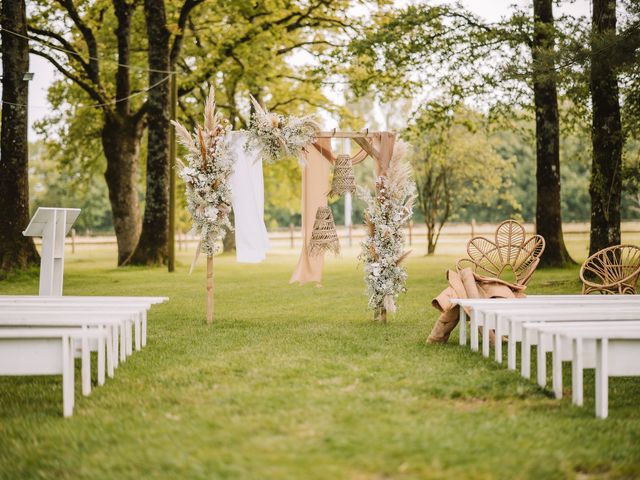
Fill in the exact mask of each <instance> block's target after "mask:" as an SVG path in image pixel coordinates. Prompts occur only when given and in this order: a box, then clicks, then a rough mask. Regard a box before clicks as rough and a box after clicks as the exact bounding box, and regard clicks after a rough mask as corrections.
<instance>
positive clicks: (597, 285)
mask: <svg viewBox="0 0 640 480" xmlns="http://www.w3.org/2000/svg"><path fill="white" fill-rule="evenodd" d="M639 276H640V248H638V247H636V246H635V245H616V246H614V247H609V248H605V249H604V250H600V251H599V252H596V253H594V254H593V255H591V256H590V257H589V258H587V260H586V261H585V262H584V263H583V264H582V267H581V268H580V280H582V293H584V294H588V293H592V292H599V293H602V294H618V295H624V294H629V295H634V294H635V293H636V285H637V283H638V277H639Z"/></svg>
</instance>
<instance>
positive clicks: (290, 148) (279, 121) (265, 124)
mask: <svg viewBox="0 0 640 480" xmlns="http://www.w3.org/2000/svg"><path fill="white" fill-rule="evenodd" d="M251 102H252V103H253V107H254V110H255V112H254V113H253V115H252V116H251V122H250V124H249V130H248V138H247V143H246V145H245V148H246V149H247V150H252V149H254V148H257V149H259V150H260V151H261V152H262V156H263V159H264V161H265V162H268V163H273V162H275V161H277V160H278V159H280V158H282V157H288V156H293V157H295V158H297V159H298V161H300V162H302V158H303V155H302V154H303V153H304V152H305V151H306V147H307V145H309V144H310V143H311V142H313V140H314V138H315V135H316V132H317V131H318V130H319V126H318V124H317V123H316V122H315V121H314V120H313V119H312V118H311V117H294V116H284V115H280V114H278V113H274V112H269V111H268V110H266V109H265V108H262V106H261V105H260V104H259V103H258V101H257V100H256V99H255V98H253V97H251Z"/></svg>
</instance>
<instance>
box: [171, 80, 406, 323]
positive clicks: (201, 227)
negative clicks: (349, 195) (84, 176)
mask: <svg viewBox="0 0 640 480" xmlns="http://www.w3.org/2000/svg"><path fill="white" fill-rule="evenodd" d="M252 102H253V105H254V114H253V115H252V117H251V123H250V126H249V129H248V130H247V131H245V133H246V135H247V140H246V145H245V147H244V150H245V151H247V152H248V151H251V150H252V149H253V150H257V151H259V152H260V155H261V157H262V159H264V161H265V162H266V163H272V162H275V161H278V160H279V159H281V158H283V157H286V156H294V157H297V158H298V160H299V162H300V164H301V166H302V236H303V247H302V251H301V253H300V258H299V261H298V264H297V266H296V269H295V271H294V273H293V274H292V276H291V280H290V283H294V282H300V283H305V282H314V281H315V282H319V281H320V280H321V278H322V268H323V259H324V252H325V251H326V250H332V249H334V250H336V251H337V248H338V247H337V244H336V242H337V235H336V233H335V224H334V222H333V216H332V214H331V210H330V209H329V208H328V198H329V196H330V195H340V194H342V193H344V192H345V191H352V192H353V191H354V190H355V188H356V186H355V183H354V182H353V165H356V164H359V163H361V162H363V161H364V160H365V159H366V158H371V159H372V160H373V162H374V173H375V188H374V189H373V191H371V190H370V189H367V188H364V187H362V186H360V187H358V191H357V193H358V196H359V197H360V198H362V199H363V200H364V201H365V202H366V204H367V207H366V209H365V224H366V227H367V235H366V237H365V240H364V241H363V242H362V250H361V253H360V255H359V259H360V260H361V261H362V262H363V263H364V276H365V283H366V285H367V294H368V296H369V302H368V304H369V308H371V309H372V310H373V311H374V319H375V320H378V321H381V322H386V321H387V312H391V313H393V312H395V311H396V301H397V297H398V295H399V294H400V293H402V292H404V291H405V290H406V289H405V282H406V277H407V273H406V270H405V269H404V267H403V266H402V265H401V263H402V261H403V260H404V259H405V258H406V256H407V255H408V254H409V252H405V251H404V234H403V231H402V227H403V226H404V224H405V223H406V222H407V221H408V220H409V219H410V217H411V215H412V212H413V202H414V199H415V187H414V184H413V182H412V180H411V169H410V166H409V164H408V163H407V162H406V161H405V160H404V159H403V156H404V153H405V149H406V147H405V145H404V144H403V143H402V142H400V141H397V140H396V135H395V134H394V133H392V132H387V131H382V132H369V130H363V131H359V132H347V131H338V130H336V129H334V130H330V131H326V130H321V129H320V127H319V126H318V124H317V123H315V121H314V120H313V119H312V118H311V117H295V116H284V115H280V114H276V113H272V112H269V111H268V110H266V109H265V108H263V107H262V106H261V105H260V104H258V102H256V101H255V99H253V98H252ZM174 126H175V128H176V133H177V135H178V138H179V140H180V142H181V143H182V144H183V145H184V146H185V147H186V148H187V150H188V153H187V157H186V159H187V162H186V163H181V162H180V163H179V164H178V168H179V169H180V175H181V176H182V178H183V179H184V180H185V184H186V190H187V209H188V210H189V213H190V214H191V216H192V219H193V226H194V230H195V231H196V232H197V234H198V235H199V237H200V243H199V246H198V249H197V253H196V259H197V254H198V253H199V252H200V251H202V252H203V253H205V255H206V257H207V323H212V321H213V305H214V303H213V287H214V283H213V255H214V254H215V253H216V252H217V251H218V249H219V240H220V239H221V238H223V237H224V235H225V231H226V229H227V228H230V227H231V224H230V221H229V213H230V211H231V206H232V200H231V198H232V188H231V187H230V181H229V180H230V177H231V175H232V171H233V163H234V160H233V158H232V154H231V151H230V147H229V144H228V141H227V140H226V139H228V138H230V136H229V134H230V132H231V129H230V126H229V124H228V122H226V121H225V120H224V119H223V118H222V117H221V115H220V114H219V113H218V112H216V108H215V100H214V94H213V90H211V92H210V93H209V97H208V99H207V102H206V105H205V113H204V125H203V127H197V128H196V130H195V132H194V134H193V135H191V134H190V133H189V132H188V131H187V130H186V129H185V128H184V127H182V126H181V125H180V124H178V123H176V122H174ZM334 138H338V139H343V141H345V143H346V142H347V141H349V140H352V141H354V142H355V143H356V144H357V145H358V146H359V147H360V150H359V151H358V153H356V154H355V155H353V156H351V155H350V153H349V152H347V151H344V152H343V153H342V154H338V155H335V154H334V153H333V150H332V147H331V139H334ZM344 150H347V149H344ZM332 166H333V167H334V179H333V184H332V186H331V190H329V178H330V170H331V167H332ZM236 217H238V212H236ZM237 220H238V219H237V218H236V221H237ZM262 224H263V226H264V222H263V221H262ZM196 259H194V263H195V260H196Z"/></svg>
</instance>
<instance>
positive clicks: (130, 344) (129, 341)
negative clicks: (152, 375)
mask: <svg viewBox="0 0 640 480" xmlns="http://www.w3.org/2000/svg"><path fill="white" fill-rule="evenodd" d="M126 324H127V356H131V355H132V354H133V330H134V324H135V321H133V320H131V319H129V320H127V321H126Z"/></svg>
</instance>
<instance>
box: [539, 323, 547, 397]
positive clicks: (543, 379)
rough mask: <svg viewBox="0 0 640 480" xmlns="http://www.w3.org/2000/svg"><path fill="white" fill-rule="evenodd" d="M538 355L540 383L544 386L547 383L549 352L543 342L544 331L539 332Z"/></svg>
mask: <svg viewBox="0 0 640 480" xmlns="http://www.w3.org/2000/svg"><path fill="white" fill-rule="evenodd" d="M537 348H538V355H537V361H536V366H537V367H538V385H540V386H541V387H542V388H544V387H545V386H546V385H547V352H545V350H544V345H543V344H542V332H538V347H537Z"/></svg>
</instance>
